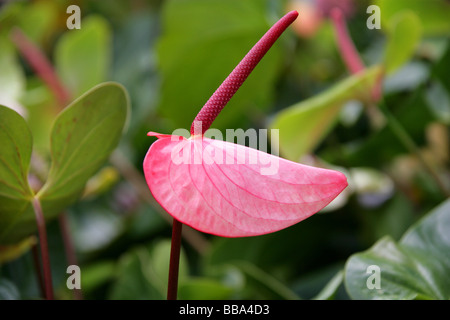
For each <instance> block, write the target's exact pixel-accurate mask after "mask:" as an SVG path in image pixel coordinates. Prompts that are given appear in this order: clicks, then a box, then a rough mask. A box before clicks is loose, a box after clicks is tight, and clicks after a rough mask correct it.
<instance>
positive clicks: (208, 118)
mask: <svg viewBox="0 0 450 320" xmlns="http://www.w3.org/2000/svg"><path fill="white" fill-rule="evenodd" d="M297 17H298V12H297V11H291V12H289V13H287V14H286V15H285V16H284V17H282V18H281V19H280V20H279V21H278V22H277V23H275V24H274V25H273V26H272V28H270V29H269V31H267V32H266V34H264V35H263V37H262V38H261V39H260V40H259V41H258V42H257V43H256V44H255V45H254V46H253V48H252V49H251V50H250V51H249V52H248V53H247V55H246V56H245V57H244V58H243V59H242V60H241V62H240V63H239V64H238V65H237V66H236V68H234V70H233V71H232V72H231V73H230V75H229V76H228V77H227V78H226V79H225V80H224V82H223V83H222V84H221V85H220V86H219V88H218V89H217V90H216V92H214V94H213V95H212V96H211V98H209V100H208V101H207V102H206V104H205V105H204V106H203V108H202V109H201V110H200V112H199V113H198V114H197V116H196V117H195V119H194V121H193V122H192V126H191V134H192V135H194V134H195V135H200V134H201V135H203V134H204V133H205V131H206V130H208V129H209V127H210V126H211V124H212V122H213V121H214V119H215V118H216V117H217V115H218V114H219V113H220V111H222V109H223V108H224V107H225V105H226V104H227V103H228V101H230V99H231V98H232V97H233V95H234V94H235V93H236V91H237V90H238V89H239V88H240V86H241V85H242V84H243V83H244V81H245V80H246V79H247V77H248V76H249V75H250V73H251V72H252V71H253V69H254V68H255V67H256V65H257V64H258V63H259V61H261V59H262V58H263V57H264V55H265V54H266V53H267V51H268V50H269V49H270V48H271V47H272V45H273V44H274V43H275V41H276V40H277V39H278V38H279V37H280V35H281V34H282V33H283V31H284V30H286V28H287V27H288V26H289V25H290V24H291V23H292V22H294V20H295V19H297ZM182 227H183V224H182V223H181V222H179V221H178V220H176V219H173V225H172V244H171V249H170V264H169V282H168V289H167V300H176V299H177V291H178V270H179V261H180V250H181V230H182Z"/></svg>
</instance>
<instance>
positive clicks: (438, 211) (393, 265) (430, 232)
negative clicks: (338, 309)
mask: <svg viewBox="0 0 450 320" xmlns="http://www.w3.org/2000/svg"><path fill="white" fill-rule="evenodd" d="M449 230H450V200H447V201H445V202H443V203H442V204H441V205H439V206H438V207H437V208H435V209H434V210H433V211H431V212H430V213H429V214H427V215H426V216H425V217H424V218H422V219H421V220H420V221H418V222H417V223H416V224H415V225H413V226H412V227H411V228H410V229H409V231H407V232H406V234H405V235H404V236H403V237H402V239H401V240H400V241H399V242H398V243H396V242H395V241H394V240H392V239H391V238H390V237H384V238H382V239H381V240H379V241H378V242H377V243H376V244H375V245H374V246H373V247H372V248H370V249H369V250H367V251H364V252H361V253H357V254H355V255H353V256H351V257H350V259H349V260H348V261H347V264H346V267H345V285H346V288H347V291H348V293H349V295H350V296H351V297H352V298H353V299H449V298H450V278H449V277H448V274H449V272H450V256H449V255H448V252H449V249H450V236H449V234H450V232H449ZM370 266H376V267H378V268H379V280H380V281H379V288H376V287H375V288H373V287H372V286H368V285H367V282H370V281H371V280H372V279H369V277H370V276H371V275H372V274H371V272H370V271H369V272H368V270H369V269H368V268H369V267H370ZM374 274H375V273H374ZM371 288H372V289H371Z"/></svg>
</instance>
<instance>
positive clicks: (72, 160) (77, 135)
mask: <svg viewBox="0 0 450 320" xmlns="http://www.w3.org/2000/svg"><path fill="white" fill-rule="evenodd" d="M128 109H129V101H128V95H127V92H126V90H125V88H123V87H122V86H121V85H119V84H117V83H113V82H109V83H104V84H101V85H98V86H96V87H94V88H93V89H92V90H90V91H88V92H87V93H85V94H84V95H83V96H81V97H80V98H78V99H77V100H75V101H74V102H73V103H72V104H70V105H69V106H68V107H67V108H66V109H65V110H63V111H62V112H61V113H60V114H59V115H58V117H57V118H56V120H55V122H54V124H53V128H52V132H51V138H50V143H51V160H52V165H51V168H50V173H49V176H48V178H47V181H46V183H45V185H44V186H43V188H42V189H41V190H40V191H39V193H38V197H39V199H40V200H41V203H42V207H43V210H44V214H45V217H46V219H50V218H52V217H54V216H56V215H57V214H58V213H59V212H60V211H61V210H62V209H64V208H65V207H67V206H69V205H70V204H71V203H73V202H74V201H75V200H77V198H78V197H79V196H80V194H81V193H82V192H83V189H84V186H85V184H86V182H87V181H88V179H89V178H90V177H92V176H93V175H94V174H95V173H96V172H97V171H98V169H100V167H101V166H102V165H103V164H104V163H105V161H106V160H107V159H108V157H109V155H110V154H111V152H112V151H113V150H114V149H115V148H116V147H117V145H118V143H119V140H120V138H121V135H122V132H123V129H124V126H125V122H126V119H127V114H128Z"/></svg>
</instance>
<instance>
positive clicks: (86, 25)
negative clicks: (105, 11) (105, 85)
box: [55, 16, 111, 97]
mask: <svg viewBox="0 0 450 320" xmlns="http://www.w3.org/2000/svg"><path fill="white" fill-rule="evenodd" d="M110 52H111V31H110V28H109V25H108V23H107V21H106V20H105V19H104V18H102V17H100V16H90V17H89V18H86V19H83V21H82V27H81V29H79V30H69V31H66V32H65V33H64V34H63V35H62V36H61V38H60V39H59V41H58V43H57V45H56V48H55V67H56V70H57V72H58V74H59V76H60V77H61V79H62V81H63V82H64V84H65V85H66V86H67V88H68V89H69V90H70V92H71V93H72V94H73V96H75V97H77V96H79V95H81V94H83V93H84V92H86V91H87V90H88V89H90V88H92V87H93V86H95V85H97V84H99V83H101V82H103V81H105V80H106V79H107V76H108V70H109V67H110V63H111V56H110Z"/></svg>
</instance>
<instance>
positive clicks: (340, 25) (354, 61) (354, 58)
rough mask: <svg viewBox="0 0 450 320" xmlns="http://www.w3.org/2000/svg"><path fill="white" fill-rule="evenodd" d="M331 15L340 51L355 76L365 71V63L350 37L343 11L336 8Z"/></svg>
mask: <svg viewBox="0 0 450 320" xmlns="http://www.w3.org/2000/svg"><path fill="white" fill-rule="evenodd" d="M330 15H331V19H332V21H333V24H334V28H335V30H336V37H337V43H338V46H339V50H340V52H341V55H342V59H343V60H344V62H345V64H346V65H347V68H348V70H349V71H350V72H351V73H353V74H354V73H358V72H360V71H362V70H364V68H365V66H364V63H363V62H362V60H361V57H360V56H359V54H358V51H357V50H356V48H355V45H354V43H353V41H352V39H351V37H350V34H349V32H348V29H347V24H346V22H345V17H344V15H343V13H342V11H341V10H340V9H338V8H334V9H333V10H331V14H330Z"/></svg>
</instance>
